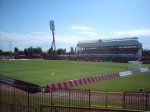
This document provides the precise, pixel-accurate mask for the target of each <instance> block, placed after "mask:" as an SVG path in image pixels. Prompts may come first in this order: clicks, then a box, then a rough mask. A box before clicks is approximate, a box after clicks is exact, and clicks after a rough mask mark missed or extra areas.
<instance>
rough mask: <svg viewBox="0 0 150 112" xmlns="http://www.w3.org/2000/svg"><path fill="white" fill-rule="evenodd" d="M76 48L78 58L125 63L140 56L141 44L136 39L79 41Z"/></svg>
mask: <svg viewBox="0 0 150 112" xmlns="http://www.w3.org/2000/svg"><path fill="white" fill-rule="evenodd" d="M77 48H78V56H79V57H80V58H88V59H91V58H93V59H94V58H95V59H100V60H103V61H119V62H127V61H133V60H138V59H140V57H141V56H142V44H141V43H140V42H139V41H138V37H129V38H115V39H98V40H89V41H80V42H78V43H77Z"/></svg>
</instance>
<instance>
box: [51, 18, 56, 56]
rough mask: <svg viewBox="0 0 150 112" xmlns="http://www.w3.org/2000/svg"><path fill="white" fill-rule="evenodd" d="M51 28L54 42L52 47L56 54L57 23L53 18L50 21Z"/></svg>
mask: <svg viewBox="0 0 150 112" xmlns="http://www.w3.org/2000/svg"><path fill="white" fill-rule="evenodd" d="M50 30H52V36H53V42H52V45H51V48H53V49H54V55H55V52H56V44H55V33H54V30H55V25H54V21H53V20H51V21H50Z"/></svg>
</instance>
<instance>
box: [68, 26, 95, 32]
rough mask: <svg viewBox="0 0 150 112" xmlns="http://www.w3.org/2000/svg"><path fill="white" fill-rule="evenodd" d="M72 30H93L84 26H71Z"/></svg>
mask: <svg viewBox="0 0 150 112" xmlns="http://www.w3.org/2000/svg"><path fill="white" fill-rule="evenodd" d="M71 28H72V29H75V30H83V31H93V30H94V29H93V28H91V27H86V26H71Z"/></svg>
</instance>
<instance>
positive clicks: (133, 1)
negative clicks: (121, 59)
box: [0, 0, 150, 51]
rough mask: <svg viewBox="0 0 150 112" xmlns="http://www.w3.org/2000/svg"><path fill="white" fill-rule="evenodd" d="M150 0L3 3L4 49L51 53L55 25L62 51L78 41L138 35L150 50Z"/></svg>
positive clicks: (0, 36) (0, 42)
mask: <svg viewBox="0 0 150 112" xmlns="http://www.w3.org/2000/svg"><path fill="white" fill-rule="evenodd" d="M149 12H150V0H0V49H2V50H7V51H8V50H9V49H10V48H9V43H10V41H11V44H12V50H13V48H14V47H18V48H19V49H22V50H23V49H24V48H28V47H30V46H32V47H38V46H40V47H42V49H43V50H45V51H46V50H48V49H49V48H50V46H51V42H52V35H51V31H50V28H49V21H50V20H54V22H55V29H56V30H55V34H56V36H55V37H56V45H57V49H58V48H66V49H67V50H69V49H70V47H71V46H73V47H76V44H77V42H78V41H81V40H94V39H106V38H107V39H108V38H119V37H129V36H130V37H131V36H138V37H139V41H140V42H141V43H142V44H143V48H147V49H150V44H149V42H150V13H149Z"/></svg>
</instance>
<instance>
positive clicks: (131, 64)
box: [128, 61, 142, 70]
mask: <svg viewBox="0 0 150 112" xmlns="http://www.w3.org/2000/svg"><path fill="white" fill-rule="evenodd" d="M128 65H129V66H128V67H129V70H133V69H138V68H141V67H142V62H141V61H128Z"/></svg>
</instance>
